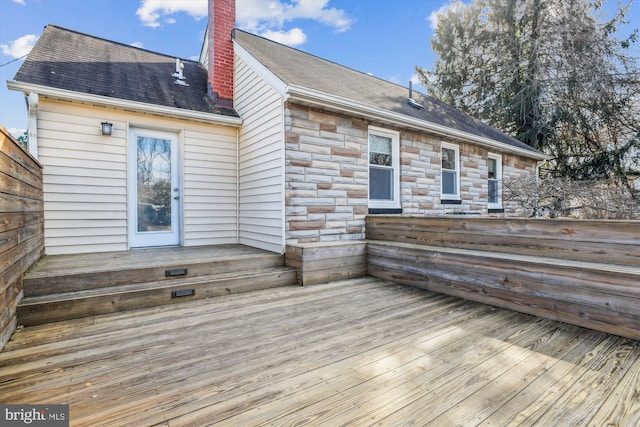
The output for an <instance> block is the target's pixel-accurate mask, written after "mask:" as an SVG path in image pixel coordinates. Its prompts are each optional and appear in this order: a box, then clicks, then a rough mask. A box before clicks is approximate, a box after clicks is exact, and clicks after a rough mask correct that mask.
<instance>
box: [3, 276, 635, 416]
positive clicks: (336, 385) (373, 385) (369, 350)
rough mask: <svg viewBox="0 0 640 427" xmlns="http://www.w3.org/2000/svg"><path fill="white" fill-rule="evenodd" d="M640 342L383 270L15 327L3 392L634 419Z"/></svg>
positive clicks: (292, 411) (158, 412)
mask: <svg viewBox="0 0 640 427" xmlns="http://www.w3.org/2000/svg"><path fill="white" fill-rule="evenodd" d="M639 372H640V342H638V341H634V340H630V339H626V338H621V337H618V336H613V335H607V334H604V333H601V332H597V331H592V330H588V329H583V328H580V327H578V326H574V325H570V324H566V323H559V322H554V321H551V320H547V319H541V318H537V317H533V316H529V315H526V314H522V313H518V312H515V311H510V310H502V309H498V308H494V307H490V306H487V305H484V304H477V303H474V302H470V301H466V300H462V299H458V298H454V297H451V296H446V295H442V294H435V293H432V292H429V291H425V290H421V289H416V288H412V287H406V286H400V285H394V284H391V283H388V282H387V283H385V282H382V281H379V280H377V279H374V278H370V277H369V278H361V279H352V280H349V281H344V282H334V283H329V284H326V285H323V286H309V287H288V288H278V289H272V290H268V291H265V292H262V291H258V292H252V293H249V294H243V295H242V296H240V295H228V296H225V297H221V298H216V299H214V300H207V301H202V300H201V301H190V302H187V303H185V304H176V305H172V306H165V307H156V308H149V309H142V310H136V311H130V312H121V313H114V314H109V315H103V316H96V317H94V318H92V319H90V320H88V319H79V320H73V321H65V322H58V323H53V324H47V325H42V326H37V327H27V328H24V329H22V330H20V331H19V332H17V333H16V334H15V335H14V338H13V339H12V341H11V342H9V343H8V344H7V347H6V348H5V351H4V352H2V353H0V401H2V402H3V403H26V402H28V403H43V402H56V403H57V402H64V403H68V404H69V405H70V413H71V425H72V426H106V425H171V426H200V425H229V426H236V425H242V426H258V425H322V426H325V425H330V426H332V425H382V426H392V425H433V426H441V425H486V426H491V425H539V426H549V425H554V426H555V425H575V426H590V425H619V426H627V425H629V426H631V425H638V421H640V417H639V414H640V402H639V401H638V399H637V381H638V373H639Z"/></svg>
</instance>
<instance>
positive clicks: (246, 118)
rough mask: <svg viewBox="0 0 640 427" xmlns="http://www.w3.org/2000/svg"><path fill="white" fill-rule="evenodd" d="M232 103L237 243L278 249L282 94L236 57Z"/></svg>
mask: <svg viewBox="0 0 640 427" xmlns="http://www.w3.org/2000/svg"><path fill="white" fill-rule="evenodd" d="M234 94H235V95H234V96H235V99H234V107H235V109H236V111H238V113H239V114H240V116H241V117H242V119H243V127H242V129H241V130H240V146H239V153H240V166H239V183H240V186H239V193H240V230H239V231H240V235H239V238H240V240H239V241H240V243H242V244H246V245H250V246H254V247H258V248H262V249H266V250H271V251H276V252H283V251H284V227H283V221H284V219H283V218H284V183H283V179H284V171H283V162H284V160H283V151H284V124H283V120H284V118H283V100H282V97H281V96H280V95H279V94H278V93H277V92H276V91H275V90H274V89H273V88H272V87H271V86H269V85H268V84H267V83H266V82H265V81H264V80H263V79H262V78H260V77H259V76H258V74H256V73H255V72H253V71H252V70H251V69H250V68H249V67H248V66H247V64H246V63H245V62H244V61H242V60H241V59H239V58H238V57H236V70H235V92H234Z"/></svg>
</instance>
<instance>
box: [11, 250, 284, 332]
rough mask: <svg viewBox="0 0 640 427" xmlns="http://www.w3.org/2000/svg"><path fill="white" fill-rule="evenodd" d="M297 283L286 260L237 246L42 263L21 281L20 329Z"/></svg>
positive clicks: (57, 257)
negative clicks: (22, 290)
mask: <svg viewBox="0 0 640 427" xmlns="http://www.w3.org/2000/svg"><path fill="white" fill-rule="evenodd" d="M295 284H296V271H295V269H292V268H288V267H285V266H284V256H283V255H281V254H275V253H272V252H267V251H262V250H258V249H254V248H249V247H246V246H241V245H223V246H207V247H197V248H162V249H141V250H132V251H125V252H109V253H96V254H82V255H55V256H47V257H45V258H43V259H42V260H41V261H40V262H39V263H37V264H36V265H35V266H34V267H33V268H32V269H31V270H30V271H29V272H28V273H27V274H25V277H24V298H23V299H22V301H21V302H20V303H19V305H18V323H19V324H22V325H24V326H30V325H37V324H42V323H49V322H56V321H60V320H67V319H73V318H81V317H87V316H93V315H97V314H104V313H113V312H117V311H125V310H132V309H136V308H141V307H151V306H157V305H163V304H171V303H176V302H182V301H189V300H193V299H201V298H209V297H214V296H220V295H227V294H231V293H238V292H249V291H253V290H259V289H267V288H273V287H279V286H293V285H295Z"/></svg>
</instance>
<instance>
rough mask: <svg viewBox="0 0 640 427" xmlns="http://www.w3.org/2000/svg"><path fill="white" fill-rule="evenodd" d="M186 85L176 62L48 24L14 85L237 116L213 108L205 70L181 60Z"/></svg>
mask: <svg viewBox="0 0 640 427" xmlns="http://www.w3.org/2000/svg"><path fill="white" fill-rule="evenodd" d="M181 62H182V63H184V76H185V77H186V83H187V84H188V86H182V85H178V84H176V83H175V81H176V78H175V77H172V74H173V73H174V72H175V71H176V58H174V57H171V56H167V55H162V54H159V53H155V52H151V51H148V50H145V49H140V48H136V47H133V46H128V45H125V44H121V43H117V42H113V41H109V40H105V39H101V38H98V37H94V36H90V35H87V34H82V33H79V32H76V31H73V30H69V29H66V28H62V27H58V26H55V25H48V26H47V27H45V30H44V32H43V33H42V35H41V36H40V39H39V40H38V42H37V43H36V45H35V46H34V48H33V49H32V50H31V53H30V54H29V56H28V57H27V59H26V60H25V62H24V63H23V64H22V66H21V67H20V69H19V70H18V72H17V73H16V75H15V81H17V82H21V83H29V84H34V85H39V86H46V87H49V88H55V89H63V90H67V91H73V92H78V93H81V94H90V95H97V96H104V97H109V98H116V99H120V100H126V101H134V102H139V103H144V104H151V105H157V106H161V107H169V108H178V109H182V110H189V111H195V112H201V113H211V114H219V115H224V116H232V117H237V116H238V115H237V113H236V112H235V111H234V110H232V109H228V108H220V107H219V106H216V105H214V103H213V101H212V100H211V98H210V97H209V96H208V94H207V70H206V69H205V68H204V67H203V66H202V64H200V63H199V62H196V61H189V60H186V59H181Z"/></svg>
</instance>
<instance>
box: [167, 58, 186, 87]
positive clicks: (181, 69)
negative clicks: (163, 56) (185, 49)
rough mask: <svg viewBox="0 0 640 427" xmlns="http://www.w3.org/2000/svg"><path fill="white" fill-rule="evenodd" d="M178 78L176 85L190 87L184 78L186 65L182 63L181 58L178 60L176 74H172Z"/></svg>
mask: <svg viewBox="0 0 640 427" xmlns="http://www.w3.org/2000/svg"><path fill="white" fill-rule="evenodd" d="M171 75H172V76H173V77H175V78H176V84H177V85H181V86H189V85H188V84H187V82H186V81H185V80H186V79H185V77H184V64H183V63H182V62H180V58H176V72H175V73H173V74H171Z"/></svg>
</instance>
